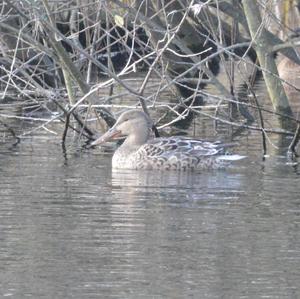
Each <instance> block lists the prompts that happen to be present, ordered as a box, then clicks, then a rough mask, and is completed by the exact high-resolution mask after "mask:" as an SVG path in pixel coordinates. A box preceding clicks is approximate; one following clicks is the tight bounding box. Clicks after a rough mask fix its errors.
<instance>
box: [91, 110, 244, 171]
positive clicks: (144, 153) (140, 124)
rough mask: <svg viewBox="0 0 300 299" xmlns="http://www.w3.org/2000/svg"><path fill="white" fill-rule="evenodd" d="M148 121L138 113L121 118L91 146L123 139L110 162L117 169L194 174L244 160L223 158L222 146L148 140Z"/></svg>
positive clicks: (181, 139) (185, 140) (181, 140)
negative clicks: (177, 171) (193, 171)
mask: <svg viewBox="0 0 300 299" xmlns="http://www.w3.org/2000/svg"><path fill="white" fill-rule="evenodd" d="M151 128H152V121H151V119H150V118H149V117H148V116H147V115H146V114H145V113H144V112H142V111H139V110H129V111H126V112H124V113H123V114H121V116H120V117H119V118H118V120H117V122H116V123H115V125H114V126H113V127H112V128H111V129H110V130H108V131H107V132H106V133H105V134H104V135H102V136H101V137H100V138H98V139H97V140H95V141H94V142H93V143H92V144H91V145H92V146H93V145H97V144H103V143H105V142H106V141H109V140H112V139H117V138H120V137H125V141H124V143H123V144H122V145H121V146H120V147H119V148H118V149H117V150H116V152H115V153H114V155H113V158H112V167H113V168H117V169H160V170H183V171H185V170H197V169H217V168H224V167H225V166H226V165H227V164H228V161H234V160H240V159H242V158H244V156H239V155H230V154H227V155H226V154H225V148H224V147H226V145H224V144H222V143H220V142H213V143H212V142H208V141H201V140H195V139H190V138H186V137H162V138H154V139H149V137H150V132H151Z"/></svg>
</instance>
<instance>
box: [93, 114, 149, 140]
mask: <svg viewBox="0 0 300 299" xmlns="http://www.w3.org/2000/svg"><path fill="white" fill-rule="evenodd" d="M151 127H152V121H151V119H150V118H149V117H148V115H147V114H145V113H144V112H142V111H140V110H129V111H126V112H124V113H122V114H121V115H120V117H119V118H118V120H117V121H116V123H115V124H114V126H113V127H111V128H110V129H109V130H108V131H107V132H106V133H105V134H104V135H102V136H101V137H100V138H98V139H97V140H95V141H94V142H92V143H91V145H92V146H93V145H97V144H102V143H105V142H107V141H109V140H113V139H119V138H121V137H127V140H126V141H127V142H130V143H132V144H143V143H145V142H146V141H147V139H148V137H149V133H150V130H151Z"/></svg>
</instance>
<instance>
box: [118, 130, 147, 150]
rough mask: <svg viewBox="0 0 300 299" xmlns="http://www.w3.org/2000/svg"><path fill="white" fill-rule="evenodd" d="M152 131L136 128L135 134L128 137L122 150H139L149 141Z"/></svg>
mask: <svg viewBox="0 0 300 299" xmlns="http://www.w3.org/2000/svg"><path fill="white" fill-rule="evenodd" d="M149 134H150V130H149V129H148V128H143V127H140V128H136V130H135V132H134V133H132V134H130V135H128V136H127V138H126V139H125V141H124V143H123V144H122V145H121V147H120V148H122V149H127V150H129V151H134V150H137V149H138V148H139V147H141V146H142V145H143V144H145V143H146V142H147V140H148V139H149Z"/></svg>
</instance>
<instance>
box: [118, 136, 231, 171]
mask: <svg viewBox="0 0 300 299" xmlns="http://www.w3.org/2000/svg"><path fill="white" fill-rule="evenodd" d="M220 154H224V149H223V148H222V147H221V144H220V143H210V142H205V141H200V140H193V139H188V138H181V137H174V138H157V139H153V140H149V141H148V142H147V143H146V144H144V145H142V146H141V147H140V148H139V149H138V150H137V151H135V152H133V153H131V154H130V155H129V156H127V157H126V159H124V157H125V156H124V155H123V150H122V147H121V148H120V149H119V150H117V151H116V153H115V155H114V157H113V168H133V169H163V170H183V171H185V170H195V169H218V168H223V167H225V166H226V165H227V164H228V162H227V163H226V162H224V161H223V160H220V159H217V158H218V155H220Z"/></svg>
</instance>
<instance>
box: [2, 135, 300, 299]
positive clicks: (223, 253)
mask: <svg viewBox="0 0 300 299" xmlns="http://www.w3.org/2000/svg"><path fill="white" fill-rule="evenodd" d="M255 140H257V141H255ZM259 143H260V141H259V138H256V139H254V137H250V138H249V139H246V140H244V143H243V144H241V145H240V147H239V148H237V149H235V150H237V151H241V153H247V155H248V158H247V159H245V160H243V161H242V162H241V163H239V165H238V166H236V167H233V168H231V169H229V170H226V171H208V172H200V173H194V174H193V173H176V172H153V171H143V172H142V171H117V172H116V171H112V170H111V167H110V159H111V154H110V153H103V151H100V150H97V149H96V150H90V151H83V152H80V151H76V150H74V148H69V149H67V154H66V153H64V152H63V150H62V148H61V145H60V143H59V141H58V140H56V139H54V140H53V138H51V139H49V138H46V137H41V136H33V137H32V138H28V139H25V140H23V141H22V142H21V143H20V144H19V145H18V146H16V147H10V146H9V144H8V143H2V144H0V159H1V166H0V170H1V173H0V176H1V180H0V198H1V200H0V240H1V242H0V269H1V271H0V296H1V297H2V298H6V297H8V298H27V297H29V298H49V299H50V298H280V299H282V298H299V297H300V290H299V285H300V233H299V225H300V196H299V191H300V184H299V179H300V178H299V170H298V169H297V168H296V167H295V166H292V165H289V164H288V163H286V162H287V161H286V159H284V158H281V157H278V156H273V157H270V158H268V159H266V161H262V159H261V157H260V156H259V155H260V153H261V150H260V144H259Z"/></svg>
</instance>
